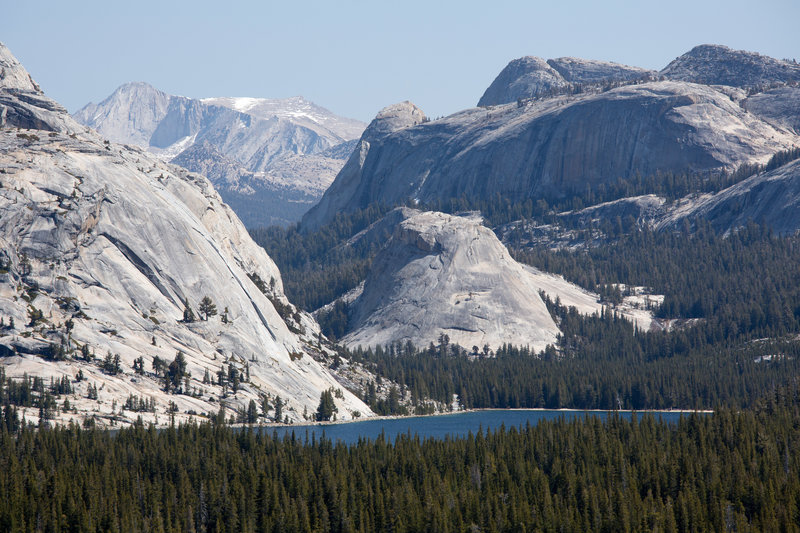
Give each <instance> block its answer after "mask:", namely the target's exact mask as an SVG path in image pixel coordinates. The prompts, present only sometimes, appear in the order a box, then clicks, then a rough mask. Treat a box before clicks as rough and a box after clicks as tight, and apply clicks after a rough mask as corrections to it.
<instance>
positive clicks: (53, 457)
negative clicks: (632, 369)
mask: <svg viewBox="0 0 800 533" xmlns="http://www.w3.org/2000/svg"><path fill="white" fill-rule="evenodd" d="M798 450H800V396H798V389H797V387H796V386H795V387H789V388H779V389H776V390H775V391H774V392H773V393H772V394H769V395H767V396H766V397H764V398H761V399H760V400H759V401H757V402H754V407H753V408H751V409H747V410H744V411H736V410H729V409H723V410H720V411H719V412H716V413H715V414H713V415H708V416H705V415H697V414H694V415H689V416H687V417H685V418H682V419H681V420H680V422H678V423H677V424H669V423H662V422H659V421H657V420H656V419H655V418H653V416H650V415H645V416H641V417H639V418H638V419H637V418H634V419H633V420H632V421H626V420H624V419H622V418H619V417H617V416H613V415H612V416H610V417H609V419H608V420H607V421H606V422H601V421H600V420H599V419H597V418H595V417H589V418H587V419H585V420H580V419H577V420H573V421H565V420H564V419H560V420H557V421H549V422H546V421H543V422H540V423H539V424H538V425H536V426H528V427H525V428H521V429H516V428H508V429H501V430H499V431H497V432H494V433H479V434H477V435H470V436H468V437H466V438H456V439H445V440H434V439H432V440H424V441H421V440H420V439H418V438H415V437H411V436H407V435H406V436H400V437H398V439H397V440H396V442H394V443H390V442H387V441H386V440H384V439H383V438H382V437H381V438H378V439H377V440H374V441H372V440H362V441H360V442H358V443H357V444H354V445H352V446H346V445H344V444H336V443H332V442H330V441H328V440H324V439H323V440H321V441H311V442H308V441H306V440H305V439H302V438H299V437H297V436H295V435H291V436H286V437H284V438H283V439H278V438H276V437H274V436H270V435H269V433H268V430H266V431H263V432H259V431H255V430H252V429H242V430H238V431H237V430H234V429H231V428H229V427H225V426H222V425H219V426H215V425H212V424H204V425H201V426H196V425H189V426H181V427H170V428H168V429H165V430H156V429H154V428H146V427H143V426H142V425H136V426H134V427H131V428H127V429H122V430H120V431H119V432H118V433H116V434H111V433H108V432H103V431H99V430H93V429H90V430H85V429H79V428H78V427H75V426H70V427H66V428H57V429H42V430H39V431H32V430H29V429H25V428H22V429H21V430H19V431H18V433H17V434H14V433H11V432H9V430H8V428H6V427H5V426H3V427H2V429H0V464H2V468H1V469H0V530H2V531H75V532H78V531H80V532H90V531H175V532H178V531H180V532H187V531H191V532H193V531H259V532H260V531H337V532H339V531H342V532H346V531H358V532H370V531H397V532H402V531H440V532H448V531H487V532H489V531H554V532H555V531H666V532H672V531H799V530H800V454H799V453H798Z"/></svg>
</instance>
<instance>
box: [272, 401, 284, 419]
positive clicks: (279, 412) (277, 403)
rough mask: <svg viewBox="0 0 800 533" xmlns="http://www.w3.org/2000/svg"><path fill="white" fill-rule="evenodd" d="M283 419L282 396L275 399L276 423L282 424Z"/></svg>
mask: <svg viewBox="0 0 800 533" xmlns="http://www.w3.org/2000/svg"><path fill="white" fill-rule="evenodd" d="M282 418H283V400H282V399H281V397H280V396H276V397H275V417H274V420H275V422H280V421H281V419H282Z"/></svg>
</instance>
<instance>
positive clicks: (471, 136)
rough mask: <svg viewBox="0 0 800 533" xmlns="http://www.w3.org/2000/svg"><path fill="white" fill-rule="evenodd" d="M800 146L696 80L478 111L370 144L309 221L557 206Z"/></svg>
mask: <svg viewBox="0 0 800 533" xmlns="http://www.w3.org/2000/svg"><path fill="white" fill-rule="evenodd" d="M376 121H380V119H376ZM370 129H373V126H372V125H371V126H370V127H369V128H368V130H367V131H370ZM799 143H800V138H799V137H798V136H797V134H795V133H794V132H792V131H788V130H786V129H784V128H783V127H781V126H779V125H774V124H770V123H769V122H766V121H765V120H763V119H761V118H759V117H758V116H756V115H754V114H752V113H749V112H747V111H746V110H745V109H742V107H741V106H740V105H739V103H738V102H737V101H736V99H735V98H732V97H731V96H730V95H729V94H727V93H725V92H723V91H719V90H716V89H715V88H712V87H708V86H704V85H697V84H692V83H685V82H670V81H667V82H649V83H641V84H633V85H627V86H622V87H618V88H615V89H611V90H608V91H605V92H599V93H589V94H580V95H573V96H557V97H553V98H547V99H541V100H537V101H532V102H527V103H525V104H523V105H518V104H508V105H505V106H498V107H493V108H489V109H481V108H476V109H469V110H466V111H462V112H459V113H456V114H454V115H451V116H449V117H446V118H443V119H440V120H436V121H433V122H425V123H420V124H417V125H412V126H408V127H405V128H402V129H397V130H395V131H393V132H391V133H388V134H387V135H385V136H383V137H380V138H371V139H369V140H367V139H362V142H361V143H360V146H359V148H358V149H356V151H355V152H354V153H353V155H352V156H351V158H350V160H349V161H348V163H347V164H346V165H345V167H344V168H343V169H342V171H341V172H340V173H339V175H338V176H337V178H336V180H335V181H334V183H333V184H332V185H331V187H330V188H329V189H328V190H327V191H326V192H325V195H324V196H323V198H322V200H321V201H320V203H319V204H317V205H316V206H315V207H313V208H312V209H311V210H310V211H309V212H308V213H307V214H306V215H305V216H304V218H303V222H302V224H303V226H304V227H306V228H315V227H319V226H320V225H322V224H324V223H325V222H327V221H329V220H331V219H332V217H333V216H335V214H336V213H338V212H340V211H345V212H346V211H352V210H355V209H359V208H363V207H366V206H367V205H369V204H370V203H375V202H377V203H382V204H384V205H398V204H406V203H408V202H409V201H411V202H415V201H416V202H420V203H422V204H426V203H435V202H436V201H439V200H448V199H451V198H459V197H461V196H466V197H468V198H493V197H495V196H497V195H499V196H501V197H506V198H513V199H515V200H524V199H526V198H531V199H533V200H534V201H535V200H538V199H540V198H543V199H545V200H548V201H549V200H554V199H560V198H565V197H569V196H571V195H572V194H575V193H581V192H583V191H585V190H586V189H587V187H597V186H599V185H601V184H603V183H613V182H615V181H617V180H619V179H625V178H627V177H630V176H632V175H635V174H636V173H637V172H638V173H641V174H642V175H648V174H652V173H655V172H657V171H664V172H669V171H675V172H686V171H690V172H712V171H720V170H723V169H727V170H730V169H734V168H736V167H738V166H739V165H741V164H743V163H766V161H767V160H768V159H769V158H770V156H771V155H773V154H774V153H775V152H778V151H781V150H786V149H789V148H791V147H792V146H794V145H796V144H799Z"/></svg>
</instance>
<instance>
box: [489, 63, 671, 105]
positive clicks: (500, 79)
mask: <svg viewBox="0 0 800 533" xmlns="http://www.w3.org/2000/svg"><path fill="white" fill-rule="evenodd" d="M653 75H655V72H653V71H651V70H647V69H643V68H639V67H629V66H628V65H621V64H619V63H611V62H608V61H596V60H592V59H579V58H575V57H560V58H558V59H548V60H546V61H545V60H544V59H542V58H539V57H534V56H525V57H521V58H519V59H514V60H513V61H511V62H510V63H509V64H508V65H506V67H505V68H504V69H503V70H502V71H501V72H500V74H498V76H497V78H495V79H494V81H493V82H492V84H491V85H490V86H489V87H488V88H487V89H486V92H485V93H483V96H482V97H481V99H480V100H479V101H478V105H479V106H492V105H502V104H508V103H511V102H516V101H518V100H520V99H525V98H535V97H539V96H547V95H553V94H558V93H561V92H565V91H569V90H572V91H574V90H576V89H577V88H578V87H579V86H582V85H586V84H588V85H591V84H598V83H607V82H622V81H631V80H642V79H649V78H650V77H652V76H653Z"/></svg>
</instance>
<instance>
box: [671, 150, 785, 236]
mask: <svg viewBox="0 0 800 533" xmlns="http://www.w3.org/2000/svg"><path fill="white" fill-rule="evenodd" d="M696 218H702V219H705V220H708V221H709V222H710V223H711V224H712V226H714V227H715V228H716V229H717V230H719V231H723V232H725V231H733V230H735V229H736V228H739V227H742V226H744V225H746V224H747V223H749V222H751V221H752V222H756V223H759V224H764V225H767V226H769V227H770V228H772V230H773V231H775V232H776V233H778V234H782V235H787V234H788V235H790V234H794V233H796V232H797V231H800V160H795V161H792V162H790V163H787V164H786V165H783V166H781V167H778V168H777V169H775V170H772V171H770V172H764V173H761V174H756V175H755V176H751V177H750V178H747V179H746V180H744V181H741V182H739V183H737V184H736V185H733V186H731V187H728V188H727V189H725V190H723V191H721V192H719V193H717V194H714V195H703V196H699V197H697V198H690V199H686V200H685V201H684V202H682V203H680V204H678V205H677V206H676V207H675V208H673V209H672V210H671V211H670V212H668V213H667V214H666V215H665V216H664V217H663V219H662V220H661V221H660V222H659V227H662V228H663V227H674V226H676V225H678V224H680V223H682V221H683V220H685V219H688V220H692V219H696Z"/></svg>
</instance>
